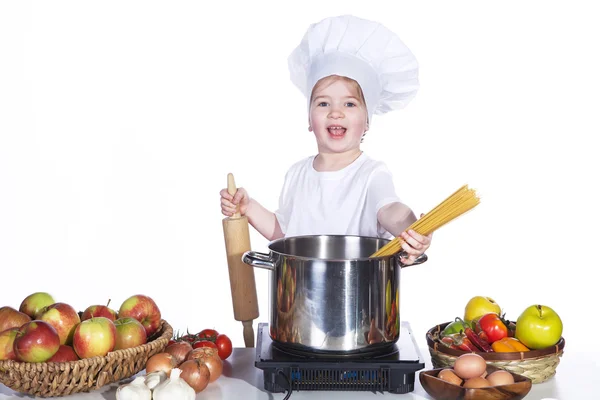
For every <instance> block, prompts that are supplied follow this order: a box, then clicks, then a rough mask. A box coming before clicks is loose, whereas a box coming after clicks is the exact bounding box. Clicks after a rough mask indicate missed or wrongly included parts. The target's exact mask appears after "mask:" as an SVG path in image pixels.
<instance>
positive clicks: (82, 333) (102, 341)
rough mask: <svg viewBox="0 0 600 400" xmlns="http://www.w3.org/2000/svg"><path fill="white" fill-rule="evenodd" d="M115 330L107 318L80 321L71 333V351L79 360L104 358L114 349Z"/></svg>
mask: <svg viewBox="0 0 600 400" xmlns="http://www.w3.org/2000/svg"><path fill="white" fill-rule="evenodd" d="M116 337H117V329H116V328H115V324H114V323H113V322H112V321H111V320H110V319H108V318H105V317H97V318H91V319H87V320H85V321H82V322H81V323H80V324H79V325H77V327H76V328H75V333H73V349H75V353H77V355H78V356H79V357H80V358H91V357H96V356H100V357H104V356H105V355H107V354H108V352H109V351H113V350H114V348H115V341H116Z"/></svg>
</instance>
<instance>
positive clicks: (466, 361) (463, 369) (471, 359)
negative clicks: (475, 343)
mask: <svg viewBox="0 0 600 400" xmlns="http://www.w3.org/2000/svg"><path fill="white" fill-rule="evenodd" d="M486 368H487V364H486V363H485V360H484V359H483V357H481V356H480V355H479V354H474V353H467V354H463V355H462V356H460V357H458V358H457V359H456V361H455V362H454V372H455V373H456V375H458V376H459V377H461V378H463V379H470V378H475V377H481V374H483V373H484V372H485V370H486Z"/></svg>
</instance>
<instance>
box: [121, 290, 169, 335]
mask: <svg viewBox="0 0 600 400" xmlns="http://www.w3.org/2000/svg"><path fill="white" fill-rule="evenodd" d="M124 317H131V318H135V319H137V320H138V321H140V322H141V323H142V325H144V328H146V336H148V337H150V336H152V334H154V332H156V331H157V330H158V327H159V326H160V310H159V309H158V306H157V305H156V303H155V302H154V300H152V299H151V298H150V297H148V296H145V295H143V294H137V295H135V296H131V297H130V298H128V299H127V300H125V301H124V302H123V304H121V308H119V318H124Z"/></svg>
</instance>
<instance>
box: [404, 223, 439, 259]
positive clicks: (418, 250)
mask: <svg viewBox="0 0 600 400" xmlns="http://www.w3.org/2000/svg"><path fill="white" fill-rule="evenodd" d="M432 235H433V233H432V234H430V235H428V236H423V235H420V234H418V233H417V232H415V231H413V230H412V229H409V230H408V231H404V232H402V233H401V234H400V237H401V238H402V239H403V240H404V243H402V249H403V250H404V251H405V252H406V255H403V256H402V263H403V264H404V265H411V264H412V263H414V262H415V260H416V259H417V257H419V256H420V255H421V254H423V253H425V251H426V250H427V249H428V248H429V246H430V245H431V237H432Z"/></svg>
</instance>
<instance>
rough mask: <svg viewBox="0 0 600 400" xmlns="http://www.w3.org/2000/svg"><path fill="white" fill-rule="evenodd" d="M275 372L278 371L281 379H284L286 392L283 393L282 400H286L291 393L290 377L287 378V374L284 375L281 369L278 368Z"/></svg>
mask: <svg viewBox="0 0 600 400" xmlns="http://www.w3.org/2000/svg"><path fill="white" fill-rule="evenodd" d="M277 372H278V373H279V375H281V376H283V379H285V382H286V383H287V385H288V392H287V394H286V395H285V397H284V398H283V400H288V399H289V398H290V396H291V395H292V383H291V382H290V378H288V376H287V375H286V373H285V372H283V370H282V369H280V370H279V371H277Z"/></svg>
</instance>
